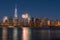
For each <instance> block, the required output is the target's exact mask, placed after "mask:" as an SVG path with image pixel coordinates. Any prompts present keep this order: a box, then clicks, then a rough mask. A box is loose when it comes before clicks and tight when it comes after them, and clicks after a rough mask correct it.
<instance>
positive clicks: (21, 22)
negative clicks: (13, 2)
mask: <svg viewBox="0 0 60 40" xmlns="http://www.w3.org/2000/svg"><path fill="white" fill-rule="evenodd" d="M46 26H47V27H60V20H50V19H48V18H44V17H42V18H34V17H31V18H30V20H28V19H23V18H19V17H18V18H13V17H9V18H8V17H7V16H5V17H3V19H2V20H1V21H0V27H46Z"/></svg>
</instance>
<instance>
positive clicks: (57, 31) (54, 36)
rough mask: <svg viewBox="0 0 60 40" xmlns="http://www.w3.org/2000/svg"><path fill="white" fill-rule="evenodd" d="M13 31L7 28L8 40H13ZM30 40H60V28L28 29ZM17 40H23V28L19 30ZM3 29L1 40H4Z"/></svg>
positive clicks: (0, 32) (0, 30)
mask: <svg viewBox="0 0 60 40" xmlns="http://www.w3.org/2000/svg"><path fill="white" fill-rule="evenodd" d="M13 29H14V28H7V35H6V36H7V40H13ZM28 29H29V35H30V36H29V40H60V28H28ZM17 30H18V32H17V40H22V31H23V30H22V28H17ZM2 34H3V33H2V28H0V40H2Z"/></svg>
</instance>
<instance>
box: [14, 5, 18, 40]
mask: <svg viewBox="0 0 60 40" xmlns="http://www.w3.org/2000/svg"><path fill="white" fill-rule="evenodd" d="M16 24H17V5H15V13H14V26H16ZM17 33H18V30H17V27H14V28H13V40H17V36H18V35H17Z"/></svg>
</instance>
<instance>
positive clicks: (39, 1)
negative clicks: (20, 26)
mask: <svg viewBox="0 0 60 40" xmlns="http://www.w3.org/2000/svg"><path fill="white" fill-rule="evenodd" d="M15 4H17V9H18V16H21V15H22V14H24V13H29V15H31V16H32V17H42V16H44V17H47V18H51V19H60V0H0V19H1V18H2V17H3V16H8V17H9V16H14V8H15Z"/></svg>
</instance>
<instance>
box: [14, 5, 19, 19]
mask: <svg viewBox="0 0 60 40" xmlns="http://www.w3.org/2000/svg"><path fill="white" fill-rule="evenodd" d="M14 17H15V18H17V17H18V16H17V4H15V12H14Z"/></svg>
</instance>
